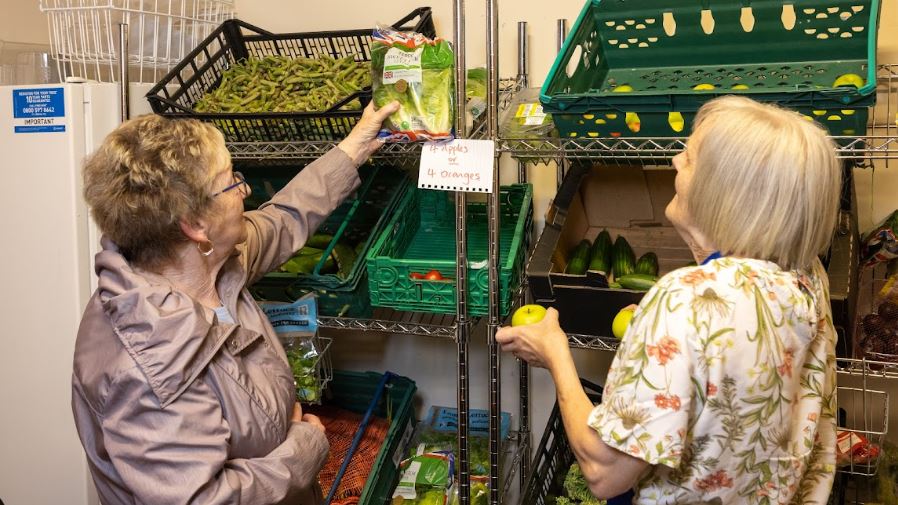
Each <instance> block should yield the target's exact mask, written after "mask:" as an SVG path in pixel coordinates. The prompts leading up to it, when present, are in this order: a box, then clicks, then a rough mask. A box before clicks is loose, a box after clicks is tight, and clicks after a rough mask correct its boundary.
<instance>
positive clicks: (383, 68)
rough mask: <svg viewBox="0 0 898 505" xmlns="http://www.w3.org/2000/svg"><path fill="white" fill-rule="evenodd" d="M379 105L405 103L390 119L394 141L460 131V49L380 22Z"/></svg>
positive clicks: (375, 54)
mask: <svg viewBox="0 0 898 505" xmlns="http://www.w3.org/2000/svg"><path fill="white" fill-rule="evenodd" d="M371 77H372V79H371V80H372V91H373V99H374V105H375V107H377V108H380V107H383V106H384V105H387V104H389V103H390V102H392V101H394V100H397V101H399V103H400V104H402V107H401V108H400V109H399V111H397V112H396V113H394V114H392V115H391V116H390V117H389V118H387V120H386V121H384V124H383V128H382V129H381V131H380V134H379V136H380V137H381V138H383V139H385V140H386V141H388V142H415V141H419V140H449V139H452V138H453V137H454V131H453V125H454V122H455V54H454V53H453V51H452V46H451V45H450V44H449V43H448V42H446V41H445V40H443V39H440V38H437V39H429V38H427V37H425V36H424V35H422V34H420V33H414V32H397V31H396V30H393V29H392V28H388V27H380V26H379V27H378V28H376V29H375V30H374V36H373V38H372V41H371Z"/></svg>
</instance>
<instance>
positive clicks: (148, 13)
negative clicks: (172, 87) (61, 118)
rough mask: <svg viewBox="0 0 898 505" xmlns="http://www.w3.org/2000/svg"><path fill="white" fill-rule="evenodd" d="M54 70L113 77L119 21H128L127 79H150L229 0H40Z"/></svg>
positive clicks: (193, 42) (195, 40) (222, 14)
mask: <svg viewBox="0 0 898 505" xmlns="http://www.w3.org/2000/svg"><path fill="white" fill-rule="evenodd" d="M40 8H41V11H43V12H46V13H47V15H48V23H49V28H50V45H51V52H52V54H53V57H54V58H56V60H57V65H58V67H59V75H60V76H61V77H62V78H63V79H65V78H68V77H79V78H84V79H92V80H96V81H99V82H118V81H120V80H121V76H120V75H119V74H120V71H119V63H118V62H119V57H118V45H119V24H121V23H125V24H127V25H128V32H129V36H128V68H129V70H128V79H129V81H130V82H135V83H137V82H140V83H156V82H157V81H158V80H159V79H161V78H162V77H163V76H164V75H165V74H167V73H168V72H169V70H171V69H172V67H174V66H175V65H176V64H177V63H178V62H179V61H181V60H182V59H183V58H184V56H185V55H187V54H188V53H189V52H190V51H192V50H193V48H194V47H196V46H197V45H198V44H199V43H200V42H202V41H203V39H205V38H206V36H208V35H209V33H211V32H212V31H213V30H214V29H215V28H216V27H217V26H218V25H220V24H221V23H222V22H224V21H225V20H228V19H231V18H233V17H234V16H235V11H234V2H233V0H152V1H150V0H40Z"/></svg>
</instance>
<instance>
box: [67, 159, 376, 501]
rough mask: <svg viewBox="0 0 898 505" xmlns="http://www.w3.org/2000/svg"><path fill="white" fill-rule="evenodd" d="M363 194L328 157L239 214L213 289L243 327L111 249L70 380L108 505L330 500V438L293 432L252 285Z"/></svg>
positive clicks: (277, 357) (345, 167)
mask: <svg viewBox="0 0 898 505" xmlns="http://www.w3.org/2000/svg"><path fill="white" fill-rule="evenodd" d="M358 183H359V179H358V174H357V172H356V169H355V166H354V164H353V163H352V161H351V160H350V159H349V157H348V156H346V154H344V153H343V152H342V151H340V150H339V149H333V150H332V151H331V152H329V153H328V154H326V155H325V156H323V157H322V158H321V159H319V160H317V161H316V162H314V163H312V164H311V165H309V166H308V167H307V168H306V169H304V170H303V171H302V172H300V174H299V175H298V176H296V177H295V178H294V179H293V181H292V182H290V184H288V185H287V187H286V188H284V189H283V190H282V191H281V192H279V193H278V194H277V195H276V196H275V197H274V198H273V199H272V200H271V201H270V202H268V203H266V204H265V205H264V206H262V207H261V208H259V210H257V211H251V212H247V213H246V214H245V217H246V226H247V228H248V231H249V234H248V235H249V236H248V239H247V241H246V243H245V244H242V245H241V246H239V247H238V251H237V253H238V254H237V255H236V256H234V257H232V258H231V259H230V260H228V262H227V263H226V264H225V265H224V267H223V268H222V270H221V273H220V275H219V279H218V292H219V294H220V295H221V297H222V301H223V303H224V304H225V305H226V306H227V308H228V310H229V311H230V313H231V315H232V316H233V317H234V319H235V320H236V321H237V322H238V324H236V325H233V324H224V323H219V322H218V320H217V318H216V317H215V314H214V312H213V311H212V310H209V309H207V308H205V307H203V306H202V305H200V304H199V303H198V302H196V301H195V300H193V299H192V298H191V297H189V296H187V295H186V294H185V293H183V292H180V291H177V290H176V289H174V288H173V287H172V286H171V284H170V283H168V282H167V281H166V279H164V278H162V277H161V276H158V275H154V274H151V273H148V272H145V271H141V270H138V269H136V268H134V267H132V266H131V265H129V264H128V262H127V261H126V260H125V258H124V257H122V255H121V254H119V253H118V251H117V249H116V247H115V245H114V244H112V243H111V242H109V241H105V242H104V245H103V251H102V252H100V253H99V254H97V256H96V266H95V268H96V272H97V275H98V276H99V286H98V288H97V291H96V292H95V293H94V295H93V297H92V298H91V299H90V302H89V303H88V305H87V308H86V309H85V312H84V317H83V319H82V321H81V327H80V328H79V330H78V339H77V342H76V344H75V359H74V374H73V377H72V409H73V411H74V415H75V424H76V426H77V429H78V434H79V436H80V437H81V443H82V444H83V445H84V450H85V452H86V453H87V458H88V461H89V464H90V470H91V473H92V475H93V478H94V483H95V484H96V486H97V490H98V491H99V495H100V499H101V501H102V502H103V503H104V504H106V505H118V504H168V503H203V504H212V503H229V504H237V503H240V504H250V505H262V504H269V503H295V504H303V505H305V504H317V503H320V502H321V501H322V498H321V489H320V488H319V486H318V484H317V475H318V471H319V470H320V469H321V466H322V465H323V464H324V461H325V458H326V457H327V452H328V443H327V439H326V438H325V436H324V435H323V434H322V433H321V432H320V431H319V430H318V429H317V428H315V427H313V426H312V425H310V424H308V423H291V422H290V416H291V413H292V410H293V404H294V401H295V396H294V395H295V393H294V383H293V377H292V374H291V371H290V367H289V366H288V364H287V357H286V354H285V353H284V349H283V347H282V346H281V345H280V343H279V342H278V340H277V337H276V336H275V333H274V330H273V329H272V328H271V325H270V324H269V323H268V320H267V319H266V317H265V315H264V313H263V312H262V311H261V310H260V309H259V307H258V306H257V305H256V303H255V301H253V298H252V297H251V296H250V294H249V292H248V291H247V290H246V286H247V285H248V284H251V283H252V282H254V281H255V280H257V279H258V278H259V277H261V276H262V275H264V274H265V273H266V272H269V271H271V270H273V269H275V268H277V267H278V266H279V265H280V264H281V263H283V262H284V261H286V260H287V259H288V258H289V257H290V256H291V255H292V254H293V252H294V251H296V250H298V249H300V248H301V247H302V245H303V243H304V242H305V241H306V239H307V238H308V236H309V235H310V234H311V233H313V232H314V231H315V229H316V228H317V227H318V225H319V224H320V223H321V221H322V220H323V219H324V218H325V217H326V216H327V215H328V214H330V213H331V212H332V211H333V210H334V208H335V207H336V206H337V205H339V203H340V202H341V201H343V200H344V199H345V198H346V196H347V195H348V194H349V193H350V192H351V191H353V190H354V189H355V188H356V187H357V186H358Z"/></svg>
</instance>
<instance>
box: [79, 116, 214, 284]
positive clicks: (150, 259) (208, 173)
mask: <svg viewBox="0 0 898 505" xmlns="http://www.w3.org/2000/svg"><path fill="white" fill-rule="evenodd" d="M227 156H228V154H227V150H226V148H225V145H224V138H223V137H222V135H221V132H219V131H218V130H216V129H215V128H214V127H213V126H211V125H209V124H206V123H202V122H200V121H196V120H192V119H187V120H171V119H166V118H163V117H161V116H156V115H146V116H141V117H138V118H136V119H132V120H130V121H127V122H125V123H124V124H122V125H121V126H119V127H118V128H117V129H116V130H115V131H113V132H112V133H110V134H109V135H108V136H107V137H106V138H105V139H104V141H103V144H102V145H101V146H100V148H99V149H98V150H97V151H96V152H95V153H94V154H93V155H91V156H90V157H89V158H88V159H87V161H86V162H85V165H84V198H85V199H86V200H87V204H88V205H89V206H90V209H91V212H92V214H93V218H94V220H95V221H96V223H97V226H98V227H99V228H100V230H101V231H102V232H103V233H104V234H106V235H107V236H108V237H109V238H110V239H112V241H113V242H115V243H116V244H117V245H118V246H119V248H120V250H121V251H122V253H123V254H124V256H125V257H126V258H128V259H129V260H130V261H132V262H134V263H135V264H136V265H138V266H141V267H144V268H151V269H152V268H157V267H160V266H162V265H164V264H166V263H167V262H169V261H171V260H172V259H173V258H174V255H175V251H176V248H177V246H178V245H180V244H182V243H184V242H185V241H186V240H187V238H186V237H185V236H184V234H183V233H182V232H181V228H180V224H179V221H180V219H182V218H187V219H190V218H196V217H201V216H203V215H204V213H205V212H206V211H207V210H208V209H209V207H210V206H211V204H212V199H211V197H210V196H209V194H210V185H211V183H212V179H213V177H214V176H215V170H214V169H215V168H216V167H217V166H218V165H217V164H219V163H222V162H223V161H226V160H227ZM223 157H224V159H223Z"/></svg>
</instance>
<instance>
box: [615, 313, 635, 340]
mask: <svg viewBox="0 0 898 505" xmlns="http://www.w3.org/2000/svg"><path fill="white" fill-rule="evenodd" d="M631 319H633V309H632V308H630V307H624V308H623V309H621V310H620V312H618V313H617V315H616V316H614V321H612V322H611V334H612V335H614V336H615V337H616V338H617V339H618V340H620V339H622V338H624V333H626V332H627V327H628V326H630V320H631Z"/></svg>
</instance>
